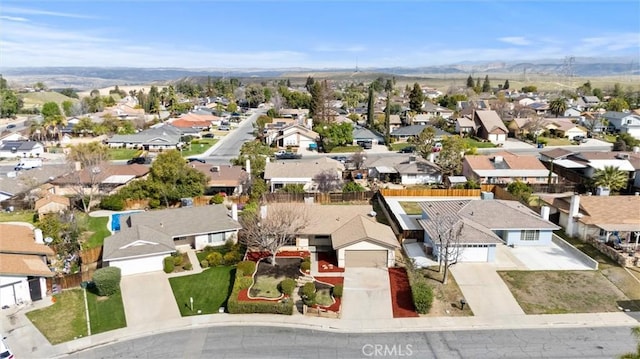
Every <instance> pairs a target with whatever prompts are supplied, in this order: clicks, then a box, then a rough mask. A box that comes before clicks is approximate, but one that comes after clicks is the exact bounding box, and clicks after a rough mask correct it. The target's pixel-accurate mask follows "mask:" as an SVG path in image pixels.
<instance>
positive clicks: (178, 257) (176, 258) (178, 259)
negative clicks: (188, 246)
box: [173, 253, 184, 267]
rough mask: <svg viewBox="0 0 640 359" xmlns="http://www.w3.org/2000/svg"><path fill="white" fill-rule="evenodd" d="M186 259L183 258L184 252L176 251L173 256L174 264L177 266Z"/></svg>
mask: <svg viewBox="0 0 640 359" xmlns="http://www.w3.org/2000/svg"><path fill="white" fill-rule="evenodd" d="M183 261H184V259H183V258H182V254H180V253H176V254H175V255H174V256H173V265H174V266H176V267H180V266H181V265H182V262H183Z"/></svg>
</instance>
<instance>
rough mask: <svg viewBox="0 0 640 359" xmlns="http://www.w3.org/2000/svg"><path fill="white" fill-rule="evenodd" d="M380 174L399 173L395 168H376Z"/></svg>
mask: <svg viewBox="0 0 640 359" xmlns="http://www.w3.org/2000/svg"><path fill="white" fill-rule="evenodd" d="M376 171H378V173H398V171H396V169H395V168H393V167H389V166H376Z"/></svg>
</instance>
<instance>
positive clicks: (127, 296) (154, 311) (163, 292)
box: [120, 272, 180, 330]
mask: <svg viewBox="0 0 640 359" xmlns="http://www.w3.org/2000/svg"><path fill="white" fill-rule="evenodd" d="M120 288H121V291H122V304H123V305H124V313H125V315H126V317H127V327H130V328H132V329H133V330H136V329H134V328H138V329H137V330H140V329H142V328H145V327H146V328H148V327H149V324H150V323H162V322H165V321H170V320H173V319H179V318H180V311H179V310H178V305H177V304H176V300H175V298H174V297H173V291H172V290H171V285H169V280H168V279H167V275H166V273H164V272H152V273H145V274H135V275H129V276H124V277H122V281H121V282H120Z"/></svg>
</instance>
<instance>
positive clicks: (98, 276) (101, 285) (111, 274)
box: [93, 267, 122, 296]
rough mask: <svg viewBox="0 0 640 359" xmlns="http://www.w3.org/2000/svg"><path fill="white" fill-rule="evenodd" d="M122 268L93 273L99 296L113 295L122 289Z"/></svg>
mask: <svg viewBox="0 0 640 359" xmlns="http://www.w3.org/2000/svg"><path fill="white" fill-rule="evenodd" d="M121 277H122V275H121V273H120V268H118V267H106V268H100V269H98V270H96V271H95V273H93V286H94V288H95V289H96V292H97V293H98V295H99V296H109V295H112V294H114V293H116V292H118V290H119V289H120V278H121Z"/></svg>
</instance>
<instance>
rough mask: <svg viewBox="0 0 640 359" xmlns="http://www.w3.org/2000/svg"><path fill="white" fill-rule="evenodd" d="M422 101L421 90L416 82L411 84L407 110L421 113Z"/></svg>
mask: <svg viewBox="0 0 640 359" xmlns="http://www.w3.org/2000/svg"><path fill="white" fill-rule="evenodd" d="M423 101H424V94H423V93H422V88H420V84H418V83H417V82H416V83H414V84H413V90H411V93H410V94H409V109H411V111H415V112H421V111H422V102H423Z"/></svg>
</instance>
